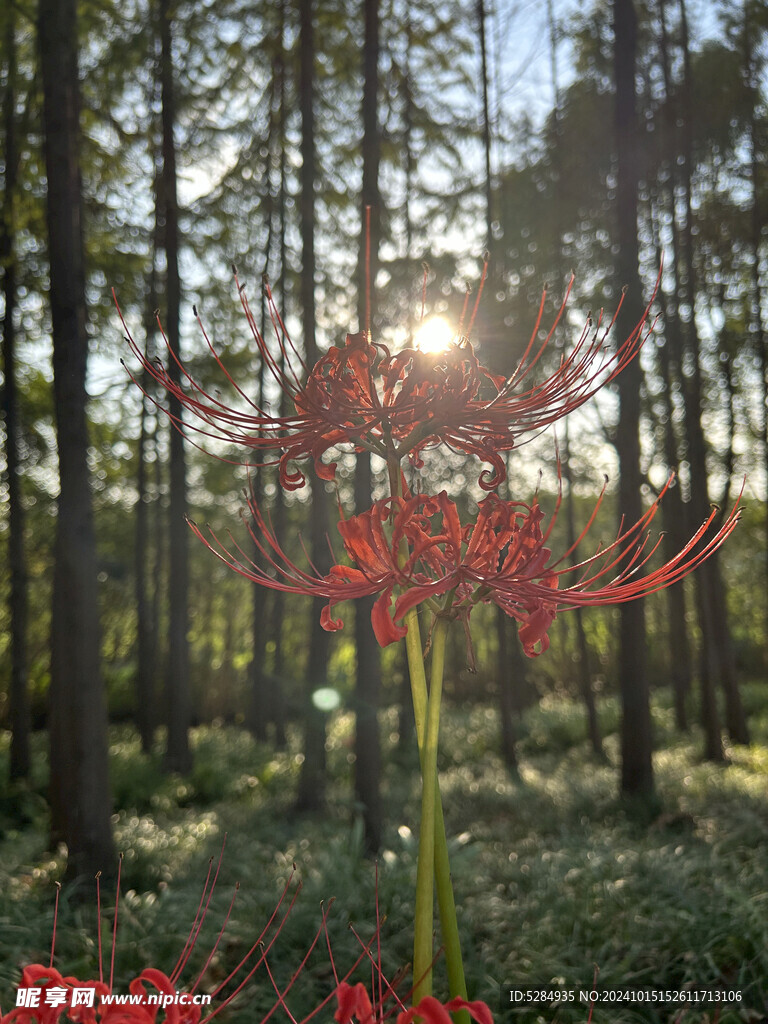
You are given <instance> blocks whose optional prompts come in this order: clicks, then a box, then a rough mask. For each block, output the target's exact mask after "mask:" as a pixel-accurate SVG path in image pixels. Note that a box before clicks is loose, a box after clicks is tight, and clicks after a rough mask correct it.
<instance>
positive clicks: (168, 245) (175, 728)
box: [159, 0, 192, 773]
mask: <svg viewBox="0 0 768 1024" xmlns="http://www.w3.org/2000/svg"><path fill="white" fill-rule="evenodd" d="M171 2H172V0H160V5H159V13H160V50H161V53H160V90H161V98H162V129H163V144H162V154H163V198H164V214H165V236H164V248H165V262H166V316H165V325H164V326H165V333H166V336H167V338H168V343H169V346H170V350H171V353H172V355H171V358H170V361H169V366H168V370H169V374H170V377H171V379H172V380H173V381H174V383H176V384H179V383H181V370H180V368H179V365H178V363H177V361H176V359H174V358H173V356H174V355H175V356H176V358H177V359H178V357H179V355H180V352H179V317H180V306H181V280H180V278H179V207H178V199H177V195H176V143H175V141H174V128H175V124H176V101H175V96H174V81H173V9H172V6H171ZM168 412H169V414H170V416H171V419H172V420H173V421H174V422H177V423H178V422H180V421H181V418H182V406H181V403H180V402H179V400H178V399H177V398H174V397H173V396H170V397H169V401H168ZM169 472H170V504H169V523H168V534H169V536H168V556H169V566H168V602H169V622H168V667H167V675H166V679H167V689H168V744H167V748H166V752H165V769H166V770H167V771H173V772H182V773H186V772H188V771H189V770H190V769H191V767H192V754H191V751H190V748H189V726H190V722H191V718H192V705H191V695H190V687H189V640H188V636H187V631H188V628H189V624H188V601H189V598H188V591H189V555H188V549H187V532H188V531H187V525H186V521H185V516H186V513H187V481H186V460H185V455H184V438H183V437H182V435H181V434H180V433H179V431H178V430H172V431H171V439H170V465H169Z"/></svg>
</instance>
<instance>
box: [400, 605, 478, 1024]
mask: <svg viewBox="0 0 768 1024" xmlns="http://www.w3.org/2000/svg"><path fill="white" fill-rule="evenodd" d="M405 625H406V626H407V627H408V633H407V635H406V638H405V641H406V650H407V654H408V667H409V673H410V677H411V692H412V695H413V709H414V717H415V720H416V739H417V742H418V746H419V756H420V759H421V763H422V777H424V774H425V767H424V766H425V759H426V740H427V719H428V714H429V704H430V698H429V697H428V695H427V678H426V672H425V670H424V658H423V655H422V646H421V630H420V628H419V616H418V612H417V611H416V609H415V608H412V609H411V610H410V611H409V612H407V613H406V615H405ZM438 626H439V627H441V628H440V631H439V632H438V628H437V627H436V629H435V635H434V637H433V642H432V659H433V660H432V681H433V682H434V679H435V672H436V670H437V669H438V667H439V672H440V682H439V684H438V692H439V691H441V690H442V673H443V665H444V660H445V639H446V635H447V621H446V620H439V621H438ZM436 659H437V660H436ZM433 713H434V714H435V717H436V721H439V713H440V708H439V696H438V701H437V703H436V704H435V705H434V708H433ZM430 731H431V730H430ZM430 740H432V738H431V737H430ZM434 753H435V757H436V754H437V729H436V728H435V730H434ZM433 793H434V798H433V799H434V804H433V806H434V826H433V837H434V838H433V852H434V878H435V883H436V887H437V900H438V907H439V910H440V925H441V931H442V939H443V948H444V949H445V960H446V968H447V971H448V985H449V991H450V995H451V997H454V996H461V997H462V998H464V999H466V998H467V986H466V982H465V980H464V965H463V962H462V957H461V942H460V939H459V927H458V922H457V920H456V904H455V902H454V898H453V885H452V884H451V868H450V863H449V859H448V842H447V839H446V835H445V821H444V818H443V806H442V801H441V799H440V788H439V783H438V780H437V764H436V762H435V769H434V788H433ZM423 806H424V804H422V808H423ZM422 841H423V840H422V836H419V859H420V862H421V860H422V857H421V851H422ZM422 870H424V869H422ZM424 884H425V885H426V883H424ZM430 885H431V880H430ZM417 886H418V882H417ZM431 908H432V904H431V902H430V906H429V918H428V920H426V919H425V920H423V921H422V922H421V926H419V923H418V921H417V923H416V931H417V933H418V934H419V940H420V941H421V942H423V943H424V947H425V950H426V941H425V940H424V937H423V936H424V932H425V931H426V935H427V939H428V942H429V953H428V955H427V954H426V952H425V953H424V954H419V955H420V956H422V955H423V956H426V957H427V959H426V963H425V965H424V967H423V968H422V970H421V972H419V969H418V968H417V966H416V964H417V959H416V953H415V947H414V974H413V976H414V982H417V981H418V980H419V978H420V973H423V972H424V970H426V969H427V968H428V967H431V963H432V909H431ZM418 911H419V904H418V901H417V914H418ZM419 927H421V929H422V930H421V932H419ZM421 962H422V961H419V963H421ZM422 994H424V993H422ZM455 1016H456V1019H457V1021H458V1020H462V1021H466V1022H467V1024H468V1022H469V1017H468V1015H467V1014H466V1012H465V1011H462V1012H461V1013H460V1014H456V1015H455Z"/></svg>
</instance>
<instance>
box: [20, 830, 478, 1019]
mask: <svg viewBox="0 0 768 1024" xmlns="http://www.w3.org/2000/svg"><path fill="white" fill-rule="evenodd" d="M222 854H223V848H222ZM221 860H222V856H221V855H220V856H219V862H218V865H217V866H216V869H215V871H214V870H213V859H211V862H210V863H209V866H208V876H207V878H206V881H205V885H204V887H203V892H202V895H201V898H200V902H199V904H198V907H197V912H196V914H195V918H194V921H193V922H192V927H191V928H190V931H189V934H188V936H187V940H186V942H185V943H184V947H183V949H182V952H181V955H180V956H179V958H178V960H177V962H176V965H175V966H174V968H173V969H172V970H171V972H170V973H169V974H166V973H165V972H163V971H161V970H159V969H157V968H155V967H148V968H146V969H145V970H143V971H142V972H141V974H139V975H138V977H136V978H134V979H133V981H131V982H130V984H129V985H128V993H129V995H130V996H132V997H133V998H134V1001H133V1002H129V1001H127V1000H126V1001H125V1002H120V1003H118V1002H115V1001H114V1000H113V997H112V991H113V980H114V964H115V939H116V935H117V909H118V905H117V902H116V904H115V925H114V929H113V935H112V956H111V963H110V970H109V981H108V982H107V981H105V971H104V962H103V955H102V940H101V902H100V898H98V899H97V904H98V913H99V928H98V948H99V968H98V980H96V979H93V980H86V981H81V980H79V979H78V978H76V977H72V976H64V975H62V974H61V973H60V972H59V971H58V970H57V969H56V968H55V967H54V966H53V960H54V955H55V944H56V921H57V917H58V894H57V898H56V911H55V913H54V929H53V939H52V943H51V955H50V964H49V965H48V966H47V967H46V966H43V965H42V964H30V965H29V966H28V967H25V968H24V970H23V971H22V976H21V981H20V985H19V987H20V988H24V989H27V990H29V989H32V990H36V991H37V993H38V999H37V1000H36V1001H37V1004H38V1005H36V1006H28V1007H27V1006H18V1007H16V1008H15V1009H13V1010H11V1011H10V1013H7V1014H6V1015H5V1016H3V1015H2V1013H0V1024H59V1022H60V1021H65V1020H66V1021H72V1022H73V1024H156V1022H157V1019H158V1012H160V1013H161V1019H162V1020H163V1022H164V1024H207V1022H208V1021H210V1020H212V1019H213V1018H214V1017H216V1016H217V1015H218V1014H219V1013H221V1011H222V1010H224V1009H225V1008H227V1007H228V1006H229V1005H230V1004H231V1003H232V1001H233V1000H234V999H235V997H236V996H238V995H239V994H240V993H241V992H242V991H243V990H244V988H245V987H246V985H247V984H248V983H249V982H250V981H251V980H252V979H253V978H254V976H255V974H256V973H257V971H259V970H260V969H262V970H263V974H265V975H266V979H265V980H266V981H267V982H268V984H269V986H270V987H271V988H272V989H273V990H274V993H275V997H276V998H275V1001H274V1003H273V1005H272V1007H271V1009H269V1010H268V1011H267V1012H266V1013H265V1014H264V1016H263V1018H262V1024H266V1022H267V1021H269V1020H270V1019H272V1018H273V1017H275V1016H276V1014H277V1013H278V1011H280V1012H281V1013H282V1014H283V1015H284V1016H285V1017H286V1018H287V1019H288V1021H290V1024H309V1022H310V1021H312V1020H314V1019H315V1018H316V1017H317V1016H318V1015H319V1014H321V1013H322V1012H323V1011H326V1010H327V1009H329V1008H330V1007H331V1006H332V1005H333V1004H334V1003H336V1004H338V1009H337V1011H336V1015H335V1019H336V1020H337V1021H341V1020H342V1019H343V1021H345V1022H346V1021H349V1022H350V1024H351V1021H352V1017H353V1016H354V1015H356V1014H359V1013H360V1012H361V1008H363V1007H364V1006H365V1005H366V1002H365V1001H366V1000H367V1006H368V1007H369V1008H370V1009H369V1015H370V1014H374V1013H375V1017H374V1016H370V1022H371V1024H378V1022H380V1021H384V1020H385V1019H386V1018H388V1017H390V1016H392V1015H393V1014H394V1013H397V1014H398V1017H397V1024H410V1021H411V1020H412V1019H413V1016H414V1014H418V1016H419V1017H422V1018H423V1019H424V1020H426V1021H428V1022H429V1024H446V1022H447V1021H449V1020H450V1018H447V1017H446V1009H448V1010H456V1009H467V1010H468V1011H469V1013H470V1014H471V1015H472V1017H473V1018H474V1019H475V1020H476V1021H478V1024H493V1021H492V1017H491V1012H490V1010H489V1009H488V1007H487V1006H486V1005H485V1003H480V1002H472V1003H467V1002H465V1001H464V1000H461V999H453V1000H451V1001H450V1002H448V1003H446V1004H445V1007H444V1006H443V1004H441V1003H439V1002H438V1000H436V999H430V1000H422V1001H421V1002H420V1003H419V1004H418V1006H417V1007H415V1008H414V1009H409V1008H408V1007H407V1005H406V1002H404V999H405V1000H407V999H408V998H409V996H410V993H406V994H405V996H404V999H401V998H400V997H399V996H398V994H397V987H398V984H399V981H400V980H401V977H402V975H401V976H400V977H399V978H397V979H395V981H394V982H390V981H389V980H388V979H387V978H386V976H385V975H384V972H383V970H382V967H381V919H380V916H379V903H378V878H377V885H376V891H377V895H376V929H375V931H374V933H373V935H372V936H371V938H370V939H368V940H367V941H366V940H363V939H362V938H361V937H360V936H359V935H358V933H357V931H355V929H354V928H351V930H352V933H353V934H354V936H355V938H356V940H357V942H358V943H359V946H360V950H359V953H358V955H357V956H356V957H355V959H354V961H353V963H352V966H351V967H350V968H349V969H348V970H347V971H346V972H344V974H343V975H341V976H340V975H339V972H338V969H337V966H336V961H335V958H334V955H333V950H332V946H331V940H330V935H329V932H328V915H329V913H330V909H331V905H332V903H333V900H331V901H329V903H328V904H327V905H326V906H325V908H324V909H323V912H322V915H321V922H320V925H319V927H318V928H317V930H316V932H315V934H314V936H313V938H312V940H311V942H310V943H309V946H308V948H307V951H306V953H305V955H304V956H303V957H302V959H301V961H300V962H299V964H298V965H297V966H296V967H295V968H294V970H293V972H292V974H291V976H290V978H289V980H288V982H287V983H286V984H285V985H284V986H282V987H281V986H280V985H279V984H278V983H277V981H276V979H275V976H274V974H273V972H272V969H271V967H270V963H269V954H270V951H271V950H272V948H273V946H274V944H275V942H276V940H277V937H278V936H279V934H280V932H281V930H282V928H283V926H284V924H285V922H286V920H287V918H288V915H289V914H290V912H291V910H292V909H293V906H294V903H295V901H296V898H297V896H298V893H299V891H300V889H301V883H299V884H298V885H296V886H293V885H292V883H293V872H292V873H291V876H290V877H289V879H288V881H287V883H286V885H285V888H284V889H283V893H282V895H281V897H280V899H279V901H278V903H277V906H276V907H275V909H274V911H273V913H272V915H271V916H270V918H269V920H268V922H267V924H266V925H265V926H264V928H263V929H262V931H261V933H260V934H259V936H258V937H257V939H256V941H255V942H254V943H253V944H252V946H251V948H250V949H249V950H248V952H247V953H246V954H245V956H244V957H242V959H241V960H240V962H239V963H238V964H237V965H236V966H235V967H234V968H233V969H232V970H231V971H230V972H229V974H228V975H227V977H226V978H225V979H224V980H223V981H222V982H220V983H219V984H218V985H217V986H216V987H215V988H214V989H213V991H212V992H211V993H210V1006H212V1007H213V1008H212V1009H210V1012H209V1007H208V1006H203V1005H198V1004H196V1003H194V1002H193V997H195V995H196V993H198V991H199V988H200V984H201V982H202V979H203V977H204V975H205V973H206V971H207V969H208V967H209V966H210V964H211V962H212V961H213V959H214V956H215V955H216V952H217V950H218V948H219V945H220V943H221V940H222V938H223V936H224V933H225V930H226V927H227V924H228V922H229V920H230V916H231V914H232V909H233V906H234V903H235V896H236V895H237V888H236V889H235V895H233V897H232V901H231V903H230V906H229V909H228V910H227V912H226V914H225V917H224V921H223V924H222V926H221V928H220V930H219V934H218V936H217V938H216V941H215V942H214V944H213V947H212V948H211V951H210V953H209V954H208V956H207V957H206V959H205V961H204V963H203V965H202V968H201V969H200V970H199V972H198V973H197V975H196V977H195V978H194V980H193V981H192V982H191V983H190V984H188V985H187V986H185V988H184V990H183V991H180V989H179V985H180V981H181V976H182V974H183V972H184V971H185V969H186V967H187V966H188V964H189V961H190V958H191V956H192V954H193V951H194V949H195V946H196V943H197V941H198V938H199V936H200V931H201V929H202V927H203V923H204V921H205V919H206V915H207V913H208V909H209V907H210V903H211V898H212V896H213V892H214V889H215V887H216V882H217V879H218V874H219V869H220V867H221ZM294 871H295V868H294ZM118 877H119V876H118ZM292 889H293V891H292V892H291V890H292ZM118 892H119V880H118ZM98 893H99V890H98V882H97V894H98ZM350 927H351V926H350ZM270 933H271V934H270ZM323 946H325V948H326V951H327V955H328V960H329V963H330V968H331V973H332V976H333V985H332V986H330V987H329V991H328V994H327V995H326V996H325V998H324V999H322V1001H321V1002H320V1003H319V1004H318V1005H317V1006H316V1007H315V1008H314V1009H313V1010H312V1011H311V1012H310V1013H309V1014H307V1015H305V1016H303V1017H302V1018H301V1020H299V1019H298V1018H297V1016H296V1015H295V1014H294V1013H293V1012H292V1011H291V1009H290V1008H289V1005H288V1001H289V999H290V995H291V990H292V989H293V988H294V986H295V984H296V982H297V980H298V979H299V978H300V977H301V974H302V972H303V970H304V968H305V967H306V966H307V963H308V962H309V959H310V956H311V955H312V954H313V952H315V950H316V949H319V948H322V947H323ZM361 965H362V966H364V967H366V968H370V970H371V981H372V984H371V991H377V992H378V998H377V1001H376V1006H375V1010H374V1007H373V1006H372V1005H371V1001H370V999H369V998H368V995H367V990H366V989H365V987H364V986H363V985H362V984H361V983H357V984H352V983H351V979H352V978H353V976H354V975H355V972H357V971H358V969H359V968H360V967H361ZM403 973H404V972H403ZM83 990H92V991H93V999H92V1001H90V1003H89V1004H88V1005H86V1004H85V1003H81V1002H80V1000H79V999H78V1000H77V1003H76V1004H75V1005H73V993H75V992H80V993H81V994H82V993H83ZM148 990H149V991H148ZM151 990H154V993H155V997H156V998H157V997H159V998H160V1001H159V1002H154V1001H152V1002H150V1001H149V1000H148V996H149V995H150V994H151ZM361 993H364V994H365V999H363V995H362V994H361ZM388 1004H391V1006H389V1005H388ZM433 1004H435V1005H433ZM340 1015H343V1016H340ZM358 1020H362V1018H360V1017H359V1016H358Z"/></svg>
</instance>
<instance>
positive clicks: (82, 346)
mask: <svg viewBox="0 0 768 1024" xmlns="http://www.w3.org/2000/svg"><path fill="white" fill-rule="evenodd" d="M38 40H39V47H40V61H41V69H42V79H43V117H44V126H45V132H44V148H45V165H46V174H47V179H48V189H47V203H46V215H47V225H48V253H49V260H50V307H51V321H52V326H53V375H54V381H53V388H54V403H55V410H56V437H57V442H58V452H59V481H60V489H59V498H58V508H57V511H58V517H57V527H56V542H55V549H54V578H53V604H52V613H51V685H50V742H51V813H52V832H53V836H54V838H57V839H58V838H63V839H64V841H65V842H66V844H67V848H68V862H67V874H68V876H69V877H70V878H72V879H81V878H84V877H85V876H87V877H88V878H89V879H92V878H93V875H94V874H95V873H96V872H97V871H103V872H106V873H111V872H112V870H113V869H114V858H115V852H114V847H113V844H112V833H111V828H110V813H111V805H110V793H109V768H108V758H107V718H106V707H105V698H104V687H103V684H102V679H101V671H100V663H99V619H98V606H97V582H96V572H97V570H96V541H95V536H94V529H93V511H92V508H91V494H90V482H89V474H88V425H87V421H86V391H85V379H86V367H87V359H88V336H87V330H86V307H85V270H84V254H83V226H82V194H81V182H80V167H79V162H78V140H79V133H80V125H79V102H80V100H79V87H78V66H77V65H78V61H77V14H76V7H75V2H74V0H40V5H39V8H38Z"/></svg>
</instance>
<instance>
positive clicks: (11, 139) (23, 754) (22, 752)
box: [0, 6, 30, 779]
mask: <svg viewBox="0 0 768 1024" xmlns="http://www.w3.org/2000/svg"><path fill="white" fill-rule="evenodd" d="M5 16H6V23H5V49H6V54H7V72H6V90H5V96H4V97H3V127H4V130H5V153H4V158H5V190H4V192H3V205H2V223H0V268H1V269H2V273H3V298H4V300H5V312H4V314H3V374H4V378H5V379H4V384H3V391H2V411H3V419H4V422H5V479H6V481H7V486H8V572H9V576H10V600H9V611H10V619H11V622H10V631H11V682H10V702H11V757H10V778H11V779H25V778H27V777H28V776H29V771H30V753H29V728H30V723H29V694H28V690H27V571H26V560H25V557H24V506H23V505H22V500H21V466H20V451H19V441H20V437H21V423H20V413H19V403H18V396H17V389H16V325H15V323H14V319H15V316H16V253H15V251H14V241H13V240H14V230H15V224H14V222H15V217H14V205H15V200H16V180H17V177H18V169H19V151H18V145H17V125H16V16H15V11H14V8H13V7H12V6H9V7H8V9H7V11H6V15H5Z"/></svg>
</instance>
